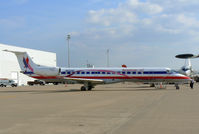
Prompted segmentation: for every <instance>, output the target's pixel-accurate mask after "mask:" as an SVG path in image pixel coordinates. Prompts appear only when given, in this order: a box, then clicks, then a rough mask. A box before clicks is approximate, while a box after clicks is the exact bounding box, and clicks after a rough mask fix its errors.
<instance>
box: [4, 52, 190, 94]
mask: <svg viewBox="0 0 199 134" xmlns="http://www.w3.org/2000/svg"><path fill="white" fill-rule="evenodd" d="M4 51H7V52H12V53H14V54H15V55H16V56H17V59H18V62H19V65H20V68H21V70H22V71H21V72H22V73H24V74H26V75H28V76H30V77H32V78H36V79H40V80H44V81H45V82H66V81H69V80H72V81H76V82H77V83H81V84H84V86H82V87H81V90H82V91H85V90H92V88H94V87H95V86H96V85H98V84H110V83H117V82H124V81H128V82H147V83H164V84H168V83H175V86H176V89H179V86H178V84H183V83H188V82H189V81H190V80H191V79H190V78H189V77H187V76H184V75H182V74H179V73H176V72H174V71H172V70H171V69H169V68H144V67H143V68H59V67H47V66H40V65H37V64H35V63H34V62H33V61H32V59H31V58H30V57H29V56H28V54H27V53H26V52H19V51H10V50H4Z"/></svg>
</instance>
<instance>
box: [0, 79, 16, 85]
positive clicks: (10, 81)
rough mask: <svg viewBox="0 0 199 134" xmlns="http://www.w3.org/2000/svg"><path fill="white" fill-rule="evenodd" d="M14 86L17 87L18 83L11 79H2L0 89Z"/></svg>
mask: <svg viewBox="0 0 199 134" xmlns="http://www.w3.org/2000/svg"><path fill="white" fill-rule="evenodd" d="M6 86H12V87H17V83H15V81H14V80H10V79H0V87H6Z"/></svg>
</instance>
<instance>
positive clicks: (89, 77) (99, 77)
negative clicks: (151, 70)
mask: <svg viewBox="0 0 199 134" xmlns="http://www.w3.org/2000/svg"><path fill="white" fill-rule="evenodd" d="M31 77H33V78H36V79H63V76H31ZM68 78H81V79H140V80H153V79H190V78H189V77H186V76H127V77H126V76H125V77H124V76H70V77H68Z"/></svg>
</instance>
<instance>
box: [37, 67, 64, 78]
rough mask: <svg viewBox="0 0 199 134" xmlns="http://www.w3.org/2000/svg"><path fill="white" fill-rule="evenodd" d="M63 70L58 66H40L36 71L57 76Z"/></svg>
mask: <svg viewBox="0 0 199 134" xmlns="http://www.w3.org/2000/svg"><path fill="white" fill-rule="evenodd" d="M60 72H61V68H58V67H38V68H35V70H34V73H35V74H38V75H42V76H57V75H59V74H60Z"/></svg>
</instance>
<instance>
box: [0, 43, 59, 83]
mask: <svg viewBox="0 0 199 134" xmlns="http://www.w3.org/2000/svg"><path fill="white" fill-rule="evenodd" d="M6 49H7V50H14V51H22V52H27V53H28V54H29V56H30V57H31V58H32V60H33V61H34V62H35V63H36V64H39V65H45V66H54V67H56V65H57V61H56V53H52V52H45V51H40V50H34V49H28V48H22V47H15V46H10V45H5V44H0V78H8V79H13V80H14V81H15V82H17V83H18V85H27V81H32V80H34V79H33V78H30V77H28V76H26V75H24V74H22V73H20V71H21V69H20V67H19V64H18V61H17V57H16V56H15V54H13V53H9V52H5V51H2V50H6Z"/></svg>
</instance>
